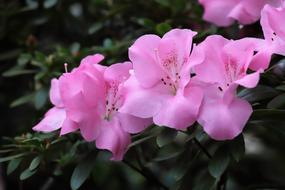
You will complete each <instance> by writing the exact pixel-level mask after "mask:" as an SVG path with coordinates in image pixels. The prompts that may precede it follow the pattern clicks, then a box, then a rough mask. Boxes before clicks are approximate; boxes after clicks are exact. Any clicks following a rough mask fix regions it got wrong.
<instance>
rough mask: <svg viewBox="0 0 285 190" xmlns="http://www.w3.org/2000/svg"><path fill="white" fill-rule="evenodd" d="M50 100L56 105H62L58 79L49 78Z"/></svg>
mask: <svg viewBox="0 0 285 190" xmlns="http://www.w3.org/2000/svg"><path fill="white" fill-rule="evenodd" d="M49 97H50V101H51V103H52V104H53V105H55V106H56V107H63V102H62V101H61V96H60V91H59V81H58V80H57V79H52V80H51V89H50V91H49Z"/></svg>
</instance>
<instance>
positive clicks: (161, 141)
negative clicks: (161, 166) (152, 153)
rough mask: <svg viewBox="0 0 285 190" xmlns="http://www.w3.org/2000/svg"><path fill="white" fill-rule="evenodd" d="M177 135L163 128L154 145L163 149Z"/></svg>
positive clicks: (174, 131)
mask: <svg viewBox="0 0 285 190" xmlns="http://www.w3.org/2000/svg"><path fill="white" fill-rule="evenodd" d="M176 135H177V130H173V129H170V128H165V129H164V130H163V131H162V132H161V133H160V134H159V135H158V137H157V138H156V143H157V145H158V146H159V147H163V146H165V145H167V144H169V143H171V142H172V141H173V140H174V138H175V137H176Z"/></svg>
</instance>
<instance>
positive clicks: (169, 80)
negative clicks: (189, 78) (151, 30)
mask: <svg viewBox="0 0 285 190" xmlns="http://www.w3.org/2000/svg"><path fill="white" fill-rule="evenodd" d="M155 55H156V61H157V62H158V63H159V65H160V66H161V67H162V69H163V71H164V73H165V75H164V76H163V77H162V78H161V82H162V83H163V85H164V86H166V87H167V88H169V89H170V92H171V94H173V95H175V94H176V92H177V90H178V88H179V83H180V79H181V76H180V68H181V67H182V65H183V64H184V62H185V61H186V60H184V62H183V63H182V64H181V65H179V64H178V58H177V55H176V53H175V52H173V51H171V52H169V53H168V54H167V55H166V56H165V58H163V59H162V58H160V57H159V55H158V50H157V49H155Z"/></svg>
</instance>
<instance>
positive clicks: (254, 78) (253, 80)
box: [235, 70, 262, 88]
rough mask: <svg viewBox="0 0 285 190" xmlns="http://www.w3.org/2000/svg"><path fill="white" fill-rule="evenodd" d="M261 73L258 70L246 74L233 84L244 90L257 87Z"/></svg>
mask: <svg viewBox="0 0 285 190" xmlns="http://www.w3.org/2000/svg"><path fill="white" fill-rule="evenodd" d="M261 72H262V70H259V71H256V72H254V73H251V74H247V75H245V76H244V77H243V78H241V79H239V80H237V81H235V83H237V84H239V85H241V86H244V87H246V88H254V87H256V86H257V84H258V82H259V77H260V73H261Z"/></svg>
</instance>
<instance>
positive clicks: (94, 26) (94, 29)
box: [88, 22, 103, 35]
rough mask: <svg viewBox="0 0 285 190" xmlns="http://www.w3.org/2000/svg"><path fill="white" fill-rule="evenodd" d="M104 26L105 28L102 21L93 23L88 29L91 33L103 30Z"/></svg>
mask: <svg viewBox="0 0 285 190" xmlns="http://www.w3.org/2000/svg"><path fill="white" fill-rule="evenodd" d="M102 28H103V24H102V23H101V22H98V23H95V24H92V25H91V26H90V27H89V29H88V34H89V35H92V34H95V33H96V32H98V31H99V30H101V29H102Z"/></svg>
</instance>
